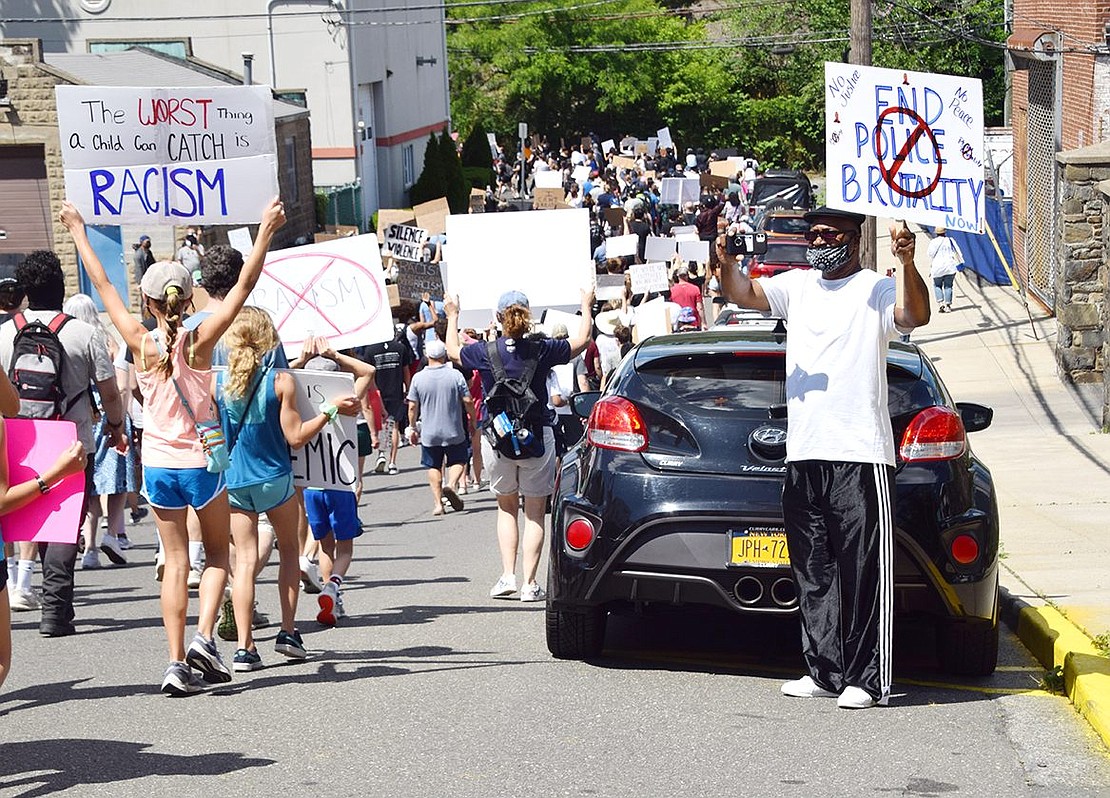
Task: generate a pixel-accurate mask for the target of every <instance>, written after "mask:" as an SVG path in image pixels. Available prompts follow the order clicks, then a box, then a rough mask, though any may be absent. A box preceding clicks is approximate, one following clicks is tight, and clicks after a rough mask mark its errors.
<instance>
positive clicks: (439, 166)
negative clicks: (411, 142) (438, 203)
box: [409, 133, 447, 205]
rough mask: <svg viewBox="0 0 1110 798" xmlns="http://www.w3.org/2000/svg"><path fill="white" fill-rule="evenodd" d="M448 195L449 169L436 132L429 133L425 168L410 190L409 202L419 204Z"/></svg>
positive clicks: (425, 147) (425, 146)
mask: <svg viewBox="0 0 1110 798" xmlns="http://www.w3.org/2000/svg"><path fill="white" fill-rule="evenodd" d="M446 196H447V170H446V166H445V164H444V162H443V157H442V155H441V151H440V146H439V142H438V141H437V140H436V134H435V133H429V134H428V142H427V144H425V145H424V169H423V171H421V172H420V177H419V178H417V180H416V183H414V184H413V187H412V188H411V189H410V190H409V202H411V203H412V204H413V205H419V204H420V203H421V202H428V201H429V200H434V199H439V198H440V197H446Z"/></svg>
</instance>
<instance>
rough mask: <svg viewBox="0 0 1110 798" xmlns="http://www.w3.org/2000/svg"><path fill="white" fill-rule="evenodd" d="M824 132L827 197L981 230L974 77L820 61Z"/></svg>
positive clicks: (867, 210) (979, 104) (979, 126)
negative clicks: (823, 78) (822, 70)
mask: <svg viewBox="0 0 1110 798" xmlns="http://www.w3.org/2000/svg"><path fill="white" fill-rule="evenodd" d="M825 137H826V138H825V143H826V162H827V164H828V167H827V168H828V187H827V192H826V202H827V203H828V205H829V206H830V207H832V208H839V209H841V210H847V211H854V212H856V213H863V214H867V215H871V216H887V217H894V218H896V219H906V220H908V221H914V222H919V223H922V224H927V225H937V226H941V227H947V228H949V229H953V230H965V231H967V232H971V233H980V232H982V231H983V224H984V218H985V217H984V202H983V200H984V191H983V186H984V183H983V161H982V158H983V157H984V154H983V153H984V150H983V85H982V82H981V81H979V80H978V79H977V78H968V77H962V76H959V75H936V74H928V73H924V72H909V71H903V70H897V69H883V68H879V67H864V66H857V65H854V64H838V63H831V62H827V63H826V64H825Z"/></svg>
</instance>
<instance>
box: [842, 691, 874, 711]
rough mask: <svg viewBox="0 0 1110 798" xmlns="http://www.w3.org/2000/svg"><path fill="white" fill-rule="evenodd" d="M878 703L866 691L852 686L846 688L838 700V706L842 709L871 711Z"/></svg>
mask: <svg viewBox="0 0 1110 798" xmlns="http://www.w3.org/2000/svg"><path fill="white" fill-rule="evenodd" d="M878 703H879V702H878V701H876V700H875V699H874V698H872V697H871V695H870V694H869V693H868V692H867V691H866V690H864V689H862V688H860V687H852V686H848V687H845V688H844V692H843V693H841V694H840V698H838V699H836V705H837V706H838V707H840V708H841V709H870V708H871V707H873V706H875V705H876V704H878Z"/></svg>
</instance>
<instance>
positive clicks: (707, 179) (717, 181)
mask: <svg viewBox="0 0 1110 798" xmlns="http://www.w3.org/2000/svg"><path fill="white" fill-rule="evenodd" d="M698 182H699V185H700V186H701V187H702V188H720V189H726V188H728V184H729V178H727V177H722V176H721V175H715V174H713V173H712V172H702V173H701V174H700V175H698Z"/></svg>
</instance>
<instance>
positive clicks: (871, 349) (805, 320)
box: [760, 269, 899, 465]
mask: <svg viewBox="0 0 1110 798" xmlns="http://www.w3.org/2000/svg"><path fill="white" fill-rule="evenodd" d="M760 285H761V286H762V287H763V292H764V293H765V294H766V295H767V301H768V302H769V303H770V305H771V312H772V313H773V314H774V315H775V316H781V317H782V318H783V319H785V320H786V402H787V413H788V418H789V420H790V423H789V426H788V427H787V433H786V460H787V462H797V461H800V460H829V461H835V462H850V463H886V464H887V465H894V440H893V433H892V432H891V426H890V413H889V410H888V408H887V384H886V354H887V343H888V342H889V341H890V340H891V339H892V338H894V337H895V336H897V335H898V333H899V330H898V329H897V328H896V327H895V324H894V303H895V298H896V290H895V284H894V279H893V278H891V277H880V276H879V275H877V274H876V273H875V272H873V271H870V270H868V269H862V270H860V271H858V272H856V273H855V274H853V275H851V276H849V277H843V278H841V279H839V280H825V279H824V278H822V276H821V273H820V272H819V271H817V270H816V269H795V270H791V271H788V272H783V273H782V274H779V275H776V276H775V277H772V278H770V279H764V280H761V281H760Z"/></svg>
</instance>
